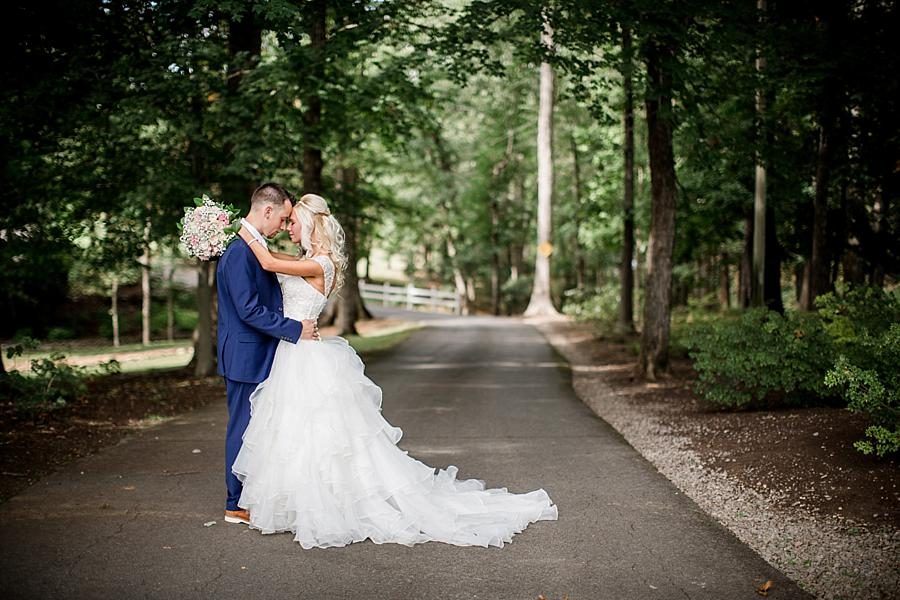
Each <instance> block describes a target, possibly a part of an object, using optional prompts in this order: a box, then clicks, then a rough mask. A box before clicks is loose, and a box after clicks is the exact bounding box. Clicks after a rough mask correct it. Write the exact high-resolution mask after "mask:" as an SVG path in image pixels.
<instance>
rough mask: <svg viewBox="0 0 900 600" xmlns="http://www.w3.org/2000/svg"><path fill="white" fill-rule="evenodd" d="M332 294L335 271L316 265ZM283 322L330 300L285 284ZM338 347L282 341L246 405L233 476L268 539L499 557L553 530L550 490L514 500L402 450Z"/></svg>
mask: <svg viewBox="0 0 900 600" xmlns="http://www.w3.org/2000/svg"><path fill="white" fill-rule="evenodd" d="M314 260H317V261H319V262H320V264H322V267H323V269H324V270H325V289H326V290H329V289H331V285H332V281H333V279H334V267H333V265H332V263H331V261H330V260H329V259H328V258H326V257H316V258H315V259H314ZM279 281H280V282H281V286H282V290H283V292H284V312H285V316H288V317H291V318H293V319H297V320H301V319H315V318H317V317H318V315H319V313H321V312H322V310H323V309H324V308H325V304H326V297H325V296H324V295H322V294H321V293H320V292H319V291H318V290H317V289H315V288H314V287H313V286H312V285H311V284H309V283H308V282H307V281H306V280H305V279H303V278H302V277H293V276H283V275H279ZM363 369H364V366H363V363H362V361H361V360H360V359H359V357H358V356H357V354H356V352H355V351H354V350H353V348H351V347H350V346H349V345H348V344H347V342H346V341H345V340H344V339H342V338H338V337H331V338H325V339H324V340H323V341H321V342H314V341H301V342H299V343H297V344H291V343H289V342H284V341H282V342H280V343H279V345H278V349H277V351H276V352H275V359H274V362H273V364H272V370H271V372H270V374H269V378H268V379H266V380H265V381H264V382H262V383H261V384H259V387H257V389H256V391H255V392H253V394H252V395H251V397H250V403H251V418H250V424H249V425H248V426H247V430H246V432H245V433H244V442H243V447H242V448H241V451H240V453H239V454H238V457H237V459H236V461H235V463H234V466H233V467H232V471H233V472H234V473H235V474H236V475H237V476H238V478H239V479H240V480H241V481H242V482H243V485H244V490H243V493H242V495H241V499H240V502H239V505H240V506H241V507H242V508H246V509H248V510H249V511H250V519H251V527H253V528H255V529H259V530H261V531H262V532H263V533H275V532H279V531H291V532H293V534H294V539H295V540H296V541H298V542H300V545H301V546H303V547H304V548H327V547H331V546H345V545H347V544H349V543H352V542H357V541H362V540H365V539H367V538H368V539H371V540H372V541H373V542H375V543H376V544H383V543H389V542H392V543H398V544H405V545H412V544H417V543H421V542H428V541H439V542H446V543H448V544H455V545H458V546H485V547H487V546H499V547H502V546H503V544H504V543H505V542H510V541H511V540H512V536H513V535H514V534H516V533H518V532H520V531H522V530H523V529H525V527H527V526H528V524H529V523H532V522H534V521H540V520H556V519H557V508H556V506H555V505H553V503H552V501H551V500H550V497H549V496H548V495H547V492H545V491H544V490H543V489H539V490H535V491H533V492H529V493H527V494H511V493H509V492H507V490H506V488H499V489H485V485H484V482H483V481H481V480H478V479H468V480H459V479H456V474H457V468H456V467H455V466H452V465H451V466H449V467H447V468H446V469H434V468H433V467H429V466H428V465H426V464H424V463H422V462H420V461H418V460H416V459H414V458H412V457H411V456H409V455H408V454H407V453H406V452H405V451H403V450H401V449H400V448H398V447H397V442H398V441H399V440H400V436H401V435H402V434H403V432H402V431H401V430H400V429H399V428H398V427H394V426H392V425H391V424H390V423H388V422H387V421H386V420H385V419H384V418H383V417H382V414H381V388H379V387H378V386H377V385H375V384H374V383H373V382H372V381H371V380H370V379H368V378H367V377H366V376H365V375H364V374H363Z"/></svg>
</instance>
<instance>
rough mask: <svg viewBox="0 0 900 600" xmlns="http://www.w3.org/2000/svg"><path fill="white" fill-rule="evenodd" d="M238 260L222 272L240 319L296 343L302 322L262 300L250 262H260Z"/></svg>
mask: <svg viewBox="0 0 900 600" xmlns="http://www.w3.org/2000/svg"><path fill="white" fill-rule="evenodd" d="M234 258H236V259H237V260H235V261H230V262H232V263H233V264H231V265H228V268H226V269H223V270H222V275H223V279H224V281H223V283H224V284H225V287H226V288H227V289H228V293H229V294H230V295H231V299H232V300H233V301H234V306H235V308H236V309H237V313H238V317H239V318H240V319H241V321H243V322H244V323H246V324H247V325H249V326H250V327H252V328H253V329H256V330H257V331H259V332H260V333H264V334H266V335H270V336H272V337H275V338H278V339H282V340H287V341H289V342H291V343H294V344H296V343H297V340H299V339H300V336H301V335H302V333H303V324H302V323H300V321H296V320H294V319H289V318H287V317H284V316H282V315H280V314H278V313H276V312H274V311H272V310H270V309H269V308H267V307H266V306H264V305H263V304H262V303H260V301H259V291H258V290H257V287H256V278H255V277H254V275H253V271H252V269H251V263H250V262H249V261H251V260H254V261H255V260H256V259H255V258H253V257H252V256H249V255H248V254H244V253H240V254H239V255H238V256H234Z"/></svg>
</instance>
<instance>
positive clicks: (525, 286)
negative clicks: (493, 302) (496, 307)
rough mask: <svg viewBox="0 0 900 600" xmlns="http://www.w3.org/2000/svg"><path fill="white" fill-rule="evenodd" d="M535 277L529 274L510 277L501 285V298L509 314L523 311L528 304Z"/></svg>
mask: <svg viewBox="0 0 900 600" xmlns="http://www.w3.org/2000/svg"><path fill="white" fill-rule="evenodd" d="M533 283H534V281H533V279H532V278H531V277H530V276H528V275H525V276H520V277H517V278H516V279H508V280H507V281H505V282H504V283H503V285H501V286H500V300H501V302H502V303H503V306H505V307H506V309H507V312H509V314H517V313H521V312H523V311H524V310H525V308H526V307H527V306H528V300H529V299H530V298H531V287H532V285H533Z"/></svg>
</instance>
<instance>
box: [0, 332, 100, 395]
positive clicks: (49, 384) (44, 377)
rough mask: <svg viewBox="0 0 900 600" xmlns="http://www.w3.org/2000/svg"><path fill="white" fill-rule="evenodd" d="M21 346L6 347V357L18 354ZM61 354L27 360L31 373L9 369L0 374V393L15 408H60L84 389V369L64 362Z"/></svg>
mask: <svg viewBox="0 0 900 600" xmlns="http://www.w3.org/2000/svg"><path fill="white" fill-rule="evenodd" d="M21 352H22V349H21V347H19V348H10V349H9V350H8V352H7V355H8V356H9V358H12V357H13V356H17V355H20V354H21ZM64 358H65V356H64V355H62V354H60V353H58V352H57V353H54V354H51V355H50V357H49V358H41V359H34V360H32V361H31V373H30V374H29V375H23V374H21V373H19V372H18V371H10V372H9V373H6V374H5V375H3V376H2V378H0V397H2V399H3V400H5V401H11V402H13V404H14V405H15V406H16V408H17V409H19V410H25V411H38V410H53V409H56V408H61V407H63V406H65V405H66V404H67V403H69V402H71V401H72V400H75V399H76V398H77V397H78V396H79V395H81V394H83V393H84V392H85V390H86V388H85V385H84V369H83V368H79V367H72V366H70V365H67V364H65V363H64V362H62V361H63V359H64Z"/></svg>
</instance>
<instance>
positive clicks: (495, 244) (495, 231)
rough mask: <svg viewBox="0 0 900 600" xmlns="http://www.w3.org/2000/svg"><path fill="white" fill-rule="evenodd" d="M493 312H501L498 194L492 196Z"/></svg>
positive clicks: (495, 314) (495, 313)
mask: <svg viewBox="0 0 900 600" xmlns="http://www.w3.org/2000/svg"><path fill="white" fill-rule="evenodd" d="M490 210H491V314H492V315H494V316H498V315H499V314H500V206H499V201H498V199H497V194H496V193H494V194H492V196H491V202H490Z"/></svg>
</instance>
